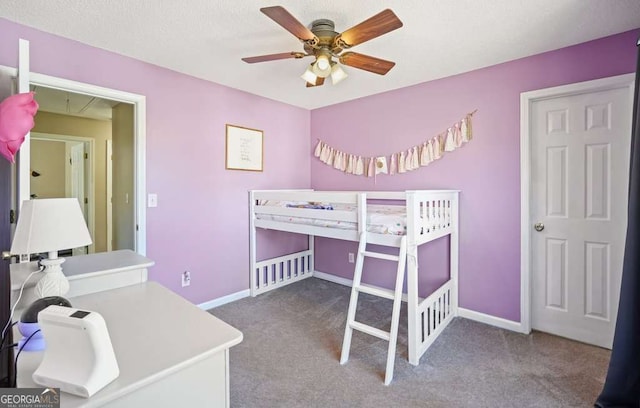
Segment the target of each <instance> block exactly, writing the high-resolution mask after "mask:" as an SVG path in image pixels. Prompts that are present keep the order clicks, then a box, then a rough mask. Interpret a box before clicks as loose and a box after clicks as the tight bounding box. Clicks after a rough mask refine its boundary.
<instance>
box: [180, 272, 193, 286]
mask: <svg viewBox="0 0 640 408" xmlns="http://www.w3.org/2000/svg"><path fill="white" fill-rule="evenodd" d="M189 285H191V273H190V272H189V271H184V272H182V287H183V288H184V287H185V286H189Z"/></svg>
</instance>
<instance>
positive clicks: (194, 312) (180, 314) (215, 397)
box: [18, 282, 242, 408]
mask: <svg viewBox="0 0 640 408" xmlns="http://www.w3.org/2000/svg"><path fill="white" fill-rule="evenodd" d="M69 300H70V301H71V303H72V304H73V307H75V308H80V309H86V310H89V311H96V312H98V313H100V314H101V315H102V317H104V319H105V321H106V322H107V327H108V329H109V335H110V337H111V342H112V344H113V348H114V351H115V354H116V358H117V360H118V365H119V367H120V376H119V377H118V378H117V379H116V380H115V381H114V382H112V383H111V384H109V385H107V386H106V387H105V388H103V389H102V390H100V391H98V392H97V393H96V394H95V395H94V396H92V397H91V398H89V399H84V398H80V397H76V396H73V395H71V394H66V393H62V394H61V396H62V399H61V406H62V407H65V408H72V407H98V406H109V407H130V408H137V407H154V408H155V407H172V408H174V407H228V406H229V348H230V347H231V346H234V345H236V344H238V343H240V342H241V341H242V333H241V332H240V331H238V330H237V329H235V328H233V327H231V326H230V325H228V324H226V323H225V322H223V321H221V320H219V319H217V318H216V317H214V316H212V315H211V314H209V313H207V312H205V311H203V310H200V309H199V308H197V307H196V306H194V305H192V304H191V303H189V302H188V301H186V300H185V299H183V298H181V297H180V296H178V295H176V294H174V293H173V292H171V291H170V290H168V289H166V288H164V287H163V286H161V285H159V284H157V283H155V282H146V283H142V284H137V285H133V286H127V287H124V288H120V289H113V290H109V291H105V292H99V293H94V294H90V295H85V296H79V297H75V298H71V299H69ZM41 357H42V356H41V354H40V353H27V352H23V353H21V354H20V357H19V360H18V363H19V364H18V386H19V387H36V386H37V385H36V384H35V383H34V382H33V380H32V379H31V374H32V373H33V371H35V369H36V368H37V365H38V364H39V362H40V359H41Z"/></svg>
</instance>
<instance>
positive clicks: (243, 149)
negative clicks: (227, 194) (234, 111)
mask: <svg viewBox="0 0 640 408" xmlns="http://www.w3.org/2000/svg"><path fill="white" fill-rule="evenodd" d="M226 126H227V142H226V157H225V167H226V168H227V169H228V170H247V171H262V161H263V152H262V148H263V140H262V130H257V129H249V128H246V127H242V126H234V125H226Z"/></svg>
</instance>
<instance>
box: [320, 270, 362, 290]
mask: <svg viewBox="0 0 640 408" xmlns="http://www.w3.org/2000/svg"><path fill="white" fill-rule="evenodd" d="M313 276H314V277H316V278H320V279H322V280H326V281H329V282H333V283H337V284H338V285H342V286H348V287H351V286H353V281H352V280H351V279H346V278H341V277H339V276H336V275H331V274H330V273H326V272H320V271H313Z"/></svg>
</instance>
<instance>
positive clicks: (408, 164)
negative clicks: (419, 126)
mask: <svg viewBox="0 0 640 408" xmlns="http://www.w3.org/2000/svg"><path fill="white" fill-rule="evenodd" d="M404 168H405V169H406V170H407V171H411V170H413V152H412V151H411V149H409V150H407V155H406V156H405V158H404Z"/></svg>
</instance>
